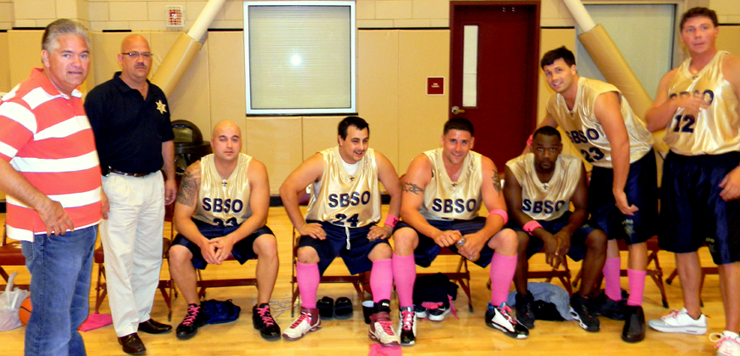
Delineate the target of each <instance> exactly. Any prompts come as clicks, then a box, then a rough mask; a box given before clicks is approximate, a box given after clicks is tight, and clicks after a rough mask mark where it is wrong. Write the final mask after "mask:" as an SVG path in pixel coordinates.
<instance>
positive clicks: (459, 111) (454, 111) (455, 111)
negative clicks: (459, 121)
mask: <svg viewBox="0 0 740 356" xmlns="http://www.w3.org/2000/svg"><path fill="white" fill-rule="evenodd" d="M464 113H465V109H460V107H458V106H453V107H452V114H453V115H457V114H464Z"/></svg>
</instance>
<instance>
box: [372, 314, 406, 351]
mask: <svg viewBox="0 0 740 356" xmlns="http://www.w3.org/2000/svg"><path fill="white" fill-rule="evenodd" d="M367 335H368V336H369V337H370V339H372V340H374V341H377V342H378V343H379V344H381V345H383V346H399V345H400V344H401V340H400V339H399V337H398V335H396V332H395V331H394V330H393V322H392V321H391V318H390V315H388V313H387V312H378V313H375V314H373V315H371V316H370V329H369V330H368V332H367Z"/></svg>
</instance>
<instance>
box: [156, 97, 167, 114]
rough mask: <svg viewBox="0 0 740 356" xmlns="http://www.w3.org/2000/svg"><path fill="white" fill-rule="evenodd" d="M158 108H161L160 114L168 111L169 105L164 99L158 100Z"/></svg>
mask: <svg viewBox="0 0 740 356" xmlns="http://www.w3.org/2000/svg"><path fill="white" fill-rule="evenodd" d="M157 110H159V113H160V114H164V113H166V112H167V105H165V104H164V103H163V102H162V100H158V101H157Z"/></svg>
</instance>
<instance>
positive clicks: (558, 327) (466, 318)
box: [0, 206, 725, 356]
mask: <svg viewBox="0 0 740 356" xmlns="http://www.w3.org/2000/svg"><path fill="white" fill-rule="evenodd" d="M384 211H387V206H385V207H384ZM4 221H5V214H0V222H4ZM268 225H269V226H270V228H272V230H273V231H274V232H275V234H276V235H277V238H278V242H279V254H280V272H279V276H278V280H277V284H276V286H275V290H274V292H273V294H272V301H271V303H270V304H271V306H272V311H273V316H275V317H276V319H277V321H278V323H279V325H280V327H281V328H283V329H284V328H287V327H288V326H289V325H290V323H291V322H292V321H293V319H292V318H291V317H290V309H289V308H290V293H291V292H290V275H291V236H292V226H291V224H290V221H289V220H288V218H287V216H286V214H285V211H284V210H283V209H282V208H280V207H273V208H270V214H269V220H268ZM169 228H170V227H169V224H168V225H167V226H165V230H166V231H165V234H166V235H167V236H168V235H169ZM659 258H660V262H661V267H662V268H663V273H664V279H665V277H667V275H669V274H670V273H671V271H673V269H674V266H675V262H674V258H673V255H672V254H670V253H668V252H660V254H659ZM701 259H702V264H703V265H705V266H709V265H712V262H711V257H710V256H709V254H708V252H707V251H706V249H703V250H702V251H701ZM626 260H627V255H626V253H624V252H623V253H622V265H623V266H625V265H626ZM457 261H458V259H457V257H453V256H442V257H440V258H438V259H437V261H435V263H434V264H433V266H432V267H430V268H429V269H428V270H429V271H436V270H441V271H444V270H450V269H453V268H454V267H455V266H456V264H457ZM255 265H256V262H254V261H249V262H247V263H246V264H245V265H244V266H239V264H238V263H237V262H227V263H226V264H225V265H222V266H210V267H208V269H207V270H206V271H205V272H204V274H205V275H206V276H207V277H206V278H239V277H245V278H248V277H250V276H253V275H254V268H255ZM570 267H571V270H572V272H573V275H574V276H575V274H576V273H578V270H579V269H580V263H574V262H572V261H571V263H570ZM530 268H531V269H532V270H542V269H545V268H547V266H546V265H545V263H544V257H543V256H542V255H539V254H538V255H535V256H534V257H533V258H532V260H531V261H530ZM6 270H8V272H9V273H12V272H14V271H17V272H18V274H19V276H18V278H17V279H18V282H19V283H28V280H29V274H28V272H27V271H26V270H25V268H24V267H21V268H12V267H11V268H6ZM330 270H331V271H346V269H345V267H344V266H343V265H342V263H341V262H340V261H336V262H334V263H333V264H332V266H331V267H330ZM162 276H163V277H164V278H166V277H167V276H168V271H167V267H166V264H165V265H164V267H163V270H162ZM471 278H472V281H471V284H472V293H473V298H472V299H473V307H474V311H473V312H472V313H471V312H468V309H467V308H466V306H467V298H466V296H465V294H464V293H463V292H462V290H461V289H460V290H459V293H458V299H457V301H456V302H455V303H454V304H455V306H456V307H457V312H458V315H459V319H456V318H455V317H454V316H452V314H449V315H448V317H447V318H446V319H445V320H444V321H442V322H430V321H427V320H424V321H420V322H419V323H418V332H417V335H418V337H417V344H416V345H415V346H411V347H404V348H403V349H402V351H403V353H404V354H407V355H456V354H460V353H464V354H465V355H491V354H494V353H495V354H497V355H522V354H523V355H548V356H558V355H563V356H574V355H615V356H616V355H619V356H623V355H714V353H715V349H714V347H713V343H711V342H710V341H709V340H708V337H707V336H691V335H685V334H663V333H658V332H655V331H652V330H648V331H647V336H646V339H645V341H643V342H640V343H637V344H627V343H625V342H623V341H622V340H621V339H620V333H621V330H622V326H623V323H622V322H617V321H612V320H609V319H606V318H601V331H600V332H598V333H587V332H586V331H584V330H582V329H581V328H579V327H578V325H577V324H576V323H575V322H545V321H537V323H536V328H535V329H533V330H531V331H530V336H529V338H528V339H526V340H514V339H511V338H508V337H506V336H504V335H503V334H502V333H501V332H498V331H495V330H493V329H489V328H488V327H486V326H485V324H484V322H483V315H484V313H485V308H486V303H487V302H488V300H489V297H490V292H489V291H488V290H487V289H486V282H487V280H488V271H487V270H483V269H481V268H479V267H478V266H475V265H471ZM96 279H97V267H94V268H93V277H92V287H93V288H91V291H90V306H91V311H92V308H94V305H95V300H94V298H95V293H94V292H95V290H94V286H95V282H96ZM553 283H555V284H559V282H558V281H556V280H554V281H553ZM680 286H681V283H680V281H679V280H678V279H676V280H674V282H673V284H672V285H666V291H667V294H668V302H669V303H670V306H671V308H677V309H680V308H681V307H682V301H681V287H680ZM512 288H513V286H512ZM622 288H624V289H628V283H627V278H622ZM324 295H327V296H330V297H332V298H334V299H336V298H338V297H340V296H348V297H350V298H351V299H352V303H353V306H354V310H355V313H354V317H353V318H352V319H349V320H344V321H337V320H330V321H325V322H323V323H322V329H321V330H319V331H318V332H314V333H311V334H309V335H307V336H306V337H305V338H304V339H302V340H299V341H294V342H288V341H284V340H279V341H275V342H268V341H265V340H263V339H262V338H261V337H260V336H259V332H258V331H256V330H254V328H253V327H252V320H251V318H252V315H251V314H252V313H251V308H252V306H253V305H254V304H255V302H256V290H255V288H254V287H231V288H214V289H209V290H208V292H207V295H206V298H207V299H219V300H225V299H233V301H234V303H235V304H237V305H239V306H241V308H242V313H241V317H240V318H239V320H237V321H236V322H233V323H229V324H222V325H208V326H205V327H202V328H201V329H200V330H199V332H198V335H197V336H196V337H194V338H193V339H191V340H188V341H179V340H177V338H175V335H174V332H172V333H169V334H164V335H148V334H143V333H142V334H140V336H141V338H142V340H143V341H144V343H145V345H146V347H147V355H197V356H205V355H300V356H307V355H342V356H349V355H367V354H368V353H369V351H370V346H371V345H372V344H373V342H372V341H371V340H370V339H369V338H368V337H367V326H366V325H365V323H364V322H363V318H362V310H361V309H362V308H361V307H360V302H361V301H360V299H359V298H358V296H357V294H356V292H355V291H354V288H353V287H352V286H351V285H350V284H335V285H326V284H322V285H320V286H319V291H318V294H317V297H318V298H321V297H322V296H324ZM702 298H703V301H704V305H705V308H704V309H703V312H704V313H705V314H706V315H707V316H709V317H710V318H709V321H708V322H709V332H721V331H722V330H723V328H724V322H725V317H724V311H723V308H722V301H721V298H720V294H719V278H718V276H716V275H709V276H707V278H706V281H705V282H704V290H703V293H702ZM394 299H395V296H394ZM396 303H397V301H396V300H394V301H393V310H397V304H396ZM643 307H644V309H645V316H646V319H648V320H649V319H654V318H658V317H660V316H662V315H664V314H666V313H667V312H668V310H666V309H664V308H663V307H662V305H661V298H660V291H659V290H658V288H657V287H656V285H655V284H654V283H653V281H652V280H651V279H650V278H649V277H648V279H647V280H646V282H645V297H644V303H643ZM185 309H186V305H185V301H184V300H183V298H182V297H180V298H177V299H175V300H174V301H173V315H172V321H171V324H172V326H173V327H176V326H177V324H178V323H180V322H181V321H182V319H183V317H184V316H185ZM109 312H110V309H109V307H108V302H107V300H106V301H105V302H104V303H103V305H102V306H101V313H109ZM394 314H395V313H394ZM152 317H153V318H154V319H156V320H158V321H162V322H166V321H167V307H166V305H165V303H164V300H163V298H162V295H161V294H160V293H159V292H157V294H156V296H155V299H154V309H153V311H152ZM392 317H393V320H394V322H396V323H397V322H398V317H397V314H395V315H393V316H392ZM24 331H25V329H24V328H23V327H21V328H18V329H15V330H12V331H8V332H2V333H0V345H2V346H0V349H1V350H2V351H0V354H2V355H6V356H17V355H22V354H23V338H24ZM82 336H83V338H84V340H85V345H86V347H87V353H88V355H123V352H122V351H121V348H120V346H119V345H118V342H117V341H116V335H115V332H114V330H113V326H107V327H104V328H101V329H97V330H92V331H88V332H85V333H82ZM387 351H390V350H387Z"/></svg>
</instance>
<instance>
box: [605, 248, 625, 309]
mask: <svg viewBox="0 0 740 356" xmlns="http://www.w3.org/2000/svg"><path fill="white" fill-rule="evenodd" d="M621 269H622V262H621V260H620V259H619V257H612V258H607V259H606V262H605V263H604V269H603V270H602V272H603V273H604V280H605V281H606V287H605V288H604V293H605V294H606V296H607V297H608V298H609V299H611V300H613V301H615V302H618V301H620V300H622V288H621V287H620V286H619V273H620V270H621Z"/></svg>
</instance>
